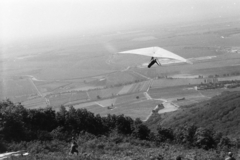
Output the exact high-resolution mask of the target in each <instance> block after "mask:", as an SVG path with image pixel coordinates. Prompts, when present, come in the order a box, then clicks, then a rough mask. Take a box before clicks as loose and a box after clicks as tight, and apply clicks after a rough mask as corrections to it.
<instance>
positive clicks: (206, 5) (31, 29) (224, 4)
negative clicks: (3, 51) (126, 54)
mask: <svg viewBox="0 0 240 160" xmlns="http://www.w3.org/2000/svg"><path fill="white" fill-rule="evenodd" d="M0 6H1V7H0V8H1V17H0V18H1V29H0V32H1V39H2V40H1V41H2V42H11V41H14V40H21V39H28V38H30V39H31V38H38V37H45V36H56V35H57V36H59V35H60V36H61V35H69V34H75V33H77V34H84V32H86V31H101V30H107V29H114V28H128V27H129V28H131V27H135V26H141V25H146V24H149V25H153V24H163V25H164V24H166V23H174V22H186V21H188V22H189V21H190V22H191V21H198V20H207V19H210V18H224V17H230V16H238V15H240V13H239V12H238V11H239V9H240V2H239V1H238V0H212V1H208V0H181V1H179V0H168V1H166V0H151V1H146V0H121V1H120V0H101V1H96V0H81V1H77V0H71V1H67V0H60V1H57V0H52V1H46V0H43V1H39V0H32V1H27V0H3V1H1V2H0Z"/></svg>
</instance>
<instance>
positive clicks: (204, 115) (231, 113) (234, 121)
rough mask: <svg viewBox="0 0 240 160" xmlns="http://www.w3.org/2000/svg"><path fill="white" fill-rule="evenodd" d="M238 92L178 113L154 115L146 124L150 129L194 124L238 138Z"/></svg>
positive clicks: (239, 120) (239, 123)
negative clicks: (158, 126)
mask: <svg viewBox="0 0 240 160" xmlns="http://www.w3.org/2000/svg"><path fill="white" fill-rule="evenodd" d="M239 115H240V92H223V93H222V94H221V95H219V96H215V97H213V98H212V99H210V100H208V101H205V102H202V103H198V104H194V105H189V106H184V107H181V108H180V109H179V110H178V111H176V112H173V113H169V114H165V115H154V117H151V119H150V120H149V122H148V125H149V126H151V127H150V128H154V127H155V125H156V123H158V124H161V125H162V126H168V127H177V126H178V127H179V126H185V125H191V124H194V125H196V126H198V127H205V128H209V129H214V130H217V131H219V132H222V133H223V134H224V135H228V136H231V137H235V138H237V137H238V138H239V137H240V116H239Z"/></svg>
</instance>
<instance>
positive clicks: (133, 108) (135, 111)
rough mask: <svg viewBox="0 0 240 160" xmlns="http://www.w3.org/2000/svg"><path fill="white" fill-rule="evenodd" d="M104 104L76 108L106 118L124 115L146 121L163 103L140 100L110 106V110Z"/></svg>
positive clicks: (99, 102) (98, 103) (100, 102)
mask: <svg viewBox="0 0 240 160" xmlns="http://www.w3.org/2000/svg"><path fill="white" fill-rule="evenodd" d="M114 100H115V99H112V100H110V101H114ZM110 101H109V102H110ZM103 103H106V101H98V102H96V103H95V104H93V103H91V104H90V103H89V105H87V106H83V105H82V106H81V105H77V106H74V107H75V108H86V109H87V110H88V111H91V112H93V113H95V114H100V115H101V116H106V115H107V114H116V115H121V114H124V115H125V116H130V117H132V118H140V119H141V120H145V119H146V118H147V117H148V116H149V115H150V114H151V112H152V110H153V109H154V108H155V107H156V105H158V104H159V103H161V102H160V101H155V100H141V101H140V100H139V101H135V102H133V101H128V102H126V103H123V104H115V105H113V106H111V105H110V106H111V107H110V108H108V107H102V105H103ZM107 106H108V104H107Z"/></svg>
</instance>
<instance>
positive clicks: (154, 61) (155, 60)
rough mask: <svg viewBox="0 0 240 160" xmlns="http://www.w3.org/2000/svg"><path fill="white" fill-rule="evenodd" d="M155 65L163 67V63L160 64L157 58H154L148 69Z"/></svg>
mask: <svg viewBox="0 0 240 160" xmlns="http://www.w3.org/2000/svg"><path fill="white" fill-rule="evenodd" d="M155 63H157V65H159V66H161V63H159V62H158V61H157V58H154V57H152V58H151V62H150V63H149V65H148V68H150V67H152V65H154V64H155Z"/></svg>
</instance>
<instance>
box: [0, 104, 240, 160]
mask: <svg viewBox="0 0 240 160" xmlns="http://www.w3.org/2000/svg"><path fill="white" fill-rule="evenodd" d="M73 141H74V142H75V143H76V144H77V145H78V147H77V150H78V152H79V155H69V151H70V149H69V148H70V145H71V144H72V143H73ZM239 145H240V144H239V143H238V142H237V143H236V141H234V140H232V139H229V138H227V137H226V136H222V135H220V134H218V133H217V132H215V131H213V130H209V129H206V128H202V127H196V126H190V125H189V126H184V127H183V128H179V127H178V128H164V127H162V126H159V127H158V128H157V132H152V131H151V130H150V129H149V128H148V126H146V125H145V124H144V123H143V122H142V121H141V120H140V119H135V120H134V119H132V118H131V117H127V116H124V115H118V116H117V115H108V116H107V117H101V116H100V115H99V114H97V115H95V114H93V113H91V112H89V111H87V110H86V109H75V108H74V107H69V108H68V109H66V108H65V107H64V106H62V107H61V108H60V110H59V111H55V110H53V109H52V108H50V107H49V108H44V109H26V108H24V106H22V105H21V104H17V105H16V104H14V103H12V102H11V101H9V100H6V101H3V102H0V158H1V156H2V155H3V154H1V153H4V152H11V151H19V150H21V151H26V152H28V153H29V155H28V156H27V159H51V160H52V159H55V160H59V159H83V160H84V159H96V160H97V159H98V160H101V159H102V160H106V159H109V160H113V159H119V160H120V159H139V160H141V159H142V160H146V159H154V158H155V159H161V160H163V159H164V160H169V159H173V158H174V159H175V158H176V157H177V156H181V157H183V158H184V160H187V159H188V160H189V159H193V158H194V157H196V158H197V159H201V160H207V159H209V158H210V159H212V160H213V159H218V160H223V159H224V157H225V156H226V152H228V151H232V152H234V155H237V154H238V146H239ZM73 154H74V153H73ZM20 159H26V158H24V157H20ZM194 159H195V158H194Z"/></svg>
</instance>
